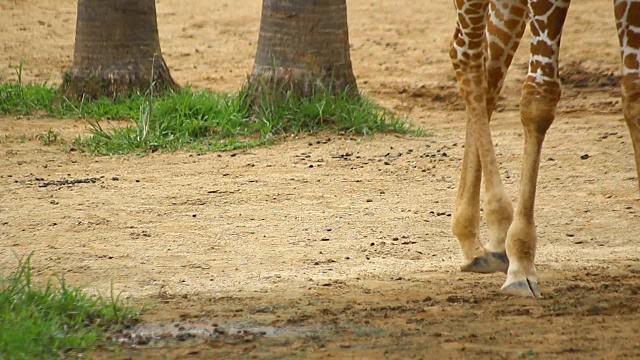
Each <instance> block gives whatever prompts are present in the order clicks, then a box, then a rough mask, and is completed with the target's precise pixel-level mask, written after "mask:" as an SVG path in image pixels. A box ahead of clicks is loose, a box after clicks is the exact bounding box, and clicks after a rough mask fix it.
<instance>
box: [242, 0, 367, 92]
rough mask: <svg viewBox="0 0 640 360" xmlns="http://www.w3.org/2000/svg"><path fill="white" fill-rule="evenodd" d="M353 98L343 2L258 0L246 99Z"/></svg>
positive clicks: (354, 84)
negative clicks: (345, 94)
mask: <svg viewBox="0 0 640 360" xmlns="http://www.w3.org/2000/svg"><path fill="white" fill-rule="evenodd" d="M345 89H350V90H353V92H354V93H357V86H356V80H355V76H354V75H353V69H352V66H351V55H350V52H349V30H348V25H347V4H346V0H313V1H309V0H289V1H282V0H263V1H262V18H261V21H260V35H259V38H258V49H257V52H256V58H255V63H254V67H253V72H252V74H251V77H250V79H249V91H250V95H252V96H258V97H260V95H261V94H265V93H266V94H267V95H273V94H274V92H276V93H278V92H288V91H292V92H294V93H295V94H297V95H299V96H303V97H306V96H309V95H311V94H313V93H314V92H316V91H319V90H321V91H328V92H330V93H338V92H342V91H344V90H345Z"/></svg>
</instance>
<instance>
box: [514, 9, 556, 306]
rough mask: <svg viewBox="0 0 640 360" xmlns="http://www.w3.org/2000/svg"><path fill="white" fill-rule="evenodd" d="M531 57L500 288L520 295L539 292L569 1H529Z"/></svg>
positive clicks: (521, 105) (522, 108) (522, 109)
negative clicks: (543, 181)
mask: <svg viewBox="0 0 640 360" xmlns="http://www.w3.org/2000/svg"><path fill="white" fill-rule="evenodd" d="M529 6H530V11H531V15H532V20H531V33H532V41H531V57H530V60H529V74H528V76H527V79H526V80H525V84H524V87H523V91H522V98H521V100H520V116H521V121H522V125H523V127H524V135H525V140H524V157H523V165H522V175H521V181H520V189H519V197H518V204H517V206H516V212H515V216H514V219H513V223H512V224H511V227H510V228H509V232H508V234H507V246H506V250H507V256H508V257H509V269H508V271H507V279H506V282H505V283H504V285H503V286H502V290H503V291H504V292H506V293H511V294H515V295H520V296H528V297H540V288H539V287H538V282H537V278H536V270H535V266H534V259H535V253H536V240H537V239H536V229H535V222H534V203H535V196H536V182H537V179H538V168H539V165H540V152H541V150H542V143H543V141H544V137H545V134H546V132H547V130H548V129H549V127H550V126H551V124H552V123H553V120H554V118H555V110H556V105H557V103H558V101H559V99H560V92H561V90H560V80H559V77H558V56H559V48H560V38H561V35H562V28H563V24H564V19H565V17H566V14H567V10H568V8H569V0H556V1H551V0H547V1H542V0H540V1H535V2H530V5H529Z"/></svg>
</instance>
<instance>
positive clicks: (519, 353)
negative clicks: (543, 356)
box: [517, 349, 536, 359]
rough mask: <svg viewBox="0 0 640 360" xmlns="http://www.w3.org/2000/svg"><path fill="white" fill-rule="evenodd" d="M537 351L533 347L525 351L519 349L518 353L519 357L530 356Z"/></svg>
mask: <svg viewBox="0 0 640 360" xmlns="http://www.w3.org/2000/svg"><path fill="white" fill-rule="evenodd" d="M535 354H536V353H535V352H534V351H533V349H529V350H523V351H518V353H517V355H518V358H521V359H522V358H528V357H532V356H534V355H535Z"/></svg>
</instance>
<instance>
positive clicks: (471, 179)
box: [452, 0, 528, 273]
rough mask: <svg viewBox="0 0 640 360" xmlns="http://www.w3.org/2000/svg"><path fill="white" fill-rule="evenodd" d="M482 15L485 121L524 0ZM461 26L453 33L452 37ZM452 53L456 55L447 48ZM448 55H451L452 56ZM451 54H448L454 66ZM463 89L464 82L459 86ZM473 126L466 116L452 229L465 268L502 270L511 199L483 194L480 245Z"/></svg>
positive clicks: (522, 20) (520, 25)
mask: <svg viewBox="0 0 640 360" xmlns="http://www.w3.org/2000/svg"><path fill="white" fill-rule="evenodd" d="M489 6H490V12H489V16H488V17H487V18H486V20H487V23H486V34H487V36H486V41H487V44H486V45H487V59H486V68H485V71H486V81H487V91H486V111H487V120H488V121H490V119H491V115H492V113H493V110H494V108H495V104H496V99H497V98H498V95H499V94H500V91H501V89H502V84H503V80H504V78H505V76H506V74H507V69H508V68H509V65H510V64H511V61H512V60H513V56H514V54H515V52H516V50H517V48H518V45H519V44H520V40H521V38H522V34H523V32H524V28H525V26H526V21H527V18H528V5H527V0H517V1H504V0H497V1H493V2H492V3H491V4H490V5H489ZM460 32H461V30H460V29H458V30H457V32H456V36H455V37H454V38H457V37H458V36H460V35H461V34H460ZM452 55H458V54H457V53H455V54H454V53H452ZM452 57H453V56H452ZM455 62H456V59H455V58H454V66H455ZM463 90H464V87H463ZM476 135H477V130H476V129H475V128H474V124H473V119H472V118H471V117H469V122H468V123H467V135H466V142H465V154H464V161H463V164H462V175H461V177H460V185H459V190H458V197H457V199H456V206H455V209H454V212H453V219H452V220H453V221H452V230H453V233H454V234H455V235H456V237H457V238H458V240H459V241H460V245H461V246H462V249H463V253H464V255H465V258H466V260H467V263H466V264H465V265H463V266H462V267H461V270H462V271H465V272H476V273H493V272H505V273H506V271H507V268H508V266H509V261H508V258H507V256H506V251H505V240H506V236H507V231H508V229H509V226H510V224H511V221H512V218H513V217H512V206H511V201H510V200H509V199H508V198H507V197H506V196H505V194H504V193H500V192H499V191H498V192H496V191H493V194H494V195H496V194H497V195H498V196H487V197H486V199H485V213H486V217H487V223H488V227H489V240H488V242H487V244H486V246H483V245H482V243H481V242H480V240H479V238H478V227H479V212H480V204H479V194H480V178H481V176H482V170H481V162H480V157H479V153H478V144H477V143H476Z"/></svg>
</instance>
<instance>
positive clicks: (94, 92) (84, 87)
mask: <svg viewBox="0 0 640 360" xmlns="http://www.w3.org/2000/svg"><path fill="white" fill-rule="evenodd" d="M145 63H146V62H145ZM152 68H153V76H152V74H151V73H152ZM177 88H179V86H178V84H176V83H175V81H174V80H173V78H172V77H171V74H170V72H169V68H168V67H167V64H166V63H165V62H164V59H162V57H161V56H157V57H156V59H155V61H154V62H153V65H152V64H151V63H149V66H148V68H146V69H145V68H143V67H142V66H140V65H134V64H130V65H125V66H114V67H109V68H99V69H88V68H82V67H76V66H72V67H71V69H69V70H68V71H67V72H65V73H64V75H63V81H62V84H61V85H60V88H59V92H60V94H61V95H62V96H64V97H67V98H70V99H79V100H80V99H97V98H99V97H103V96H105V97H109V98H112V99H115V98H117V97H119V96H126V95H128V94H131V93H133V92H136V91H141V92H145V91H148V90H149V89H153V92H154V93H162V92H165V91H167V90H173V89H177Z"/></svg>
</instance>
